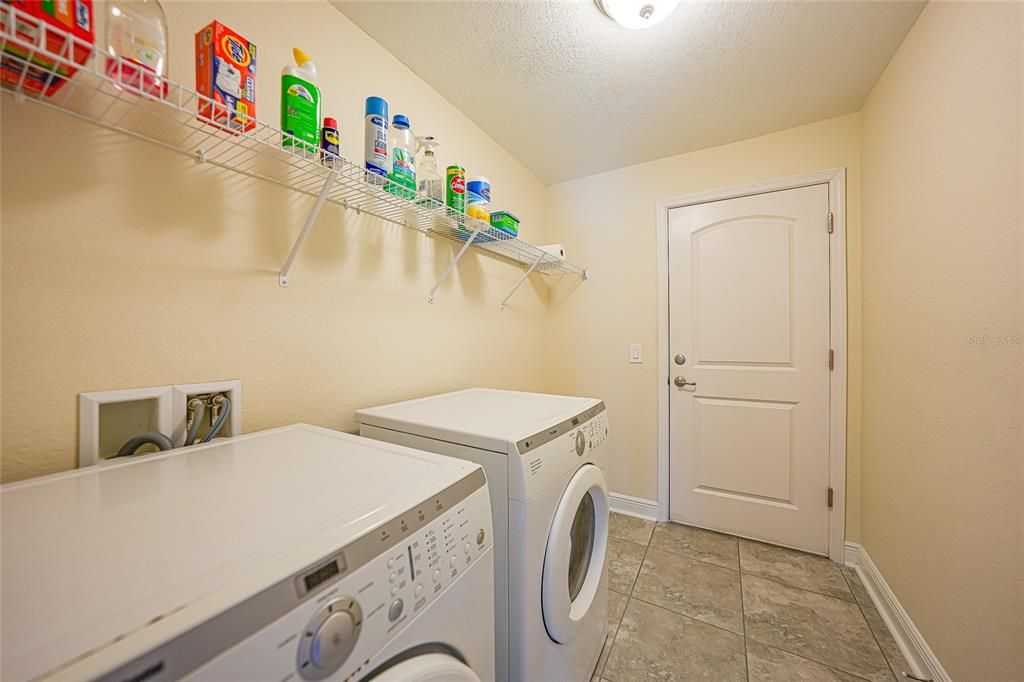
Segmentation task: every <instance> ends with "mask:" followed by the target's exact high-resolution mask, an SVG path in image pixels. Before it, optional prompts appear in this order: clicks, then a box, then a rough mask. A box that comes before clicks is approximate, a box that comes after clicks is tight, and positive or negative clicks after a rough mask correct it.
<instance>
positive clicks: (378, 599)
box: [186, 470, 492, 682]
mask: <svg viewBox="0 0 1024 682" xmlns="http://www.w3.org/2000/svg"><path fill="white" fill-rule="evenodd" d="M474 473H478V474H479V481H478V483H481V484H482V485H480V487H478V488H476V489H475V492H472V493H471V494H469V496H468V497H465V491H463V493H462V495H463V496H462V497H458V499H454V500H453V499H450V498H451V496H449V499H446V498H445V496H444V494H443V493H442V494H441V495H438V496H436V497H433V498H430V499H428V500H425V501H424V502H423V503H422V504H420V505H419V506H418V507H416V508H413V509H410V510H409V511H408V512H406V513H405V514H403V515H401V516H399V517H396V518H395V519H393V520H392V521H389V522H388V523H386V524H384V525H383V526H381V527H379V528H378V529H376V530H374V531H371V532H370V533H368V534H366V535H364V536H363V537H361V538H359V539H358V540H356V541H355V542H353V543H351V544H350V545H349V546H347V547H345V548H344V549H342V550H341V551H336V552H333V553H332V554H330V555H328V556H327V557H326V558H325V559H323V560H321V561H319V562H317V563H316V564H313V565H312V566H310V567H309V568H307V569H305V570H303V571H301V572H299V573H297V574H296V575H294V576H293V577H292V578H291V579H290V580H289V581H288V585H289V593H290V595H291V596H290V599H291V600H292V604H293V608H292V609H291V610H290V611H288V612H285V613H283V615H281V616H280V617H279V618H277V619H276V620H274V621H273V622H270V623H269V624H267V625H266V626H265V627H263V628H262V629H261V630H259V631H257V632H255V633H254V634H252V635H251V636H250V637H248V638H246V639H244V640H243V641H241V642H239V643H238V644H237V645H236V646H234V647H232V648H230V649H228V650H227V651H225V652H224V653H222V654H221V655H220V656H219V657H217V658H214V659H213V660H211V661H209V662H208V663H207V664H206V665H204V666H202V667H200V668H198V669H196V670H194V671H193V672H192V674H191V675H188V676H186V678H187V679H192V680H218V681H219V680H225V679H269V680H280V681H281V682H284V681H286V680H291V681H292V682H301V681H302V680H310V681H316V680H327V679H329V680H332V681H336V682H343V681H347V680H355V679H358V678H359V676H360V674H365V673H366V672H367V669H368V666H370V665H371V663H374V661H373V657H374V655H375V654H376V652H377V651H378V650H380V649H381V648H382V647H383V646H384V645H385V644H386V643H387V642H388V641H390V640H391V639H392V638H393V637H394V636H395V635H396V634H397V633H398V632H399V631H400V630H401V629H402V628H404V627H405V626H406V625H408V624H409V623H411V622H412V620H413V619H414V618H416V616H418V615H419V614H420V612H422V611H423V610H424V609H426V608H427V607H428V606H429V605H430V603H431V602H432V601H433V600H434V599H436V598H437V597H438V596H439V595H440V594H441V593H442V592H444V590H445V589H446V588H447V587H448V586H449V585H451V584H452V583H453V582H454V581H456V580H458V579H459V577H460V575H461V574H462V573H463V572H464V571H466V570H467V569H468V568H469V567H470V566H471V565H472V564H473V563H474V562H475V561H476V560H477V559H479V558H480V557H482V556H484V555H485V554H486V553H487V552H488V551H489V550H490V549H491V545H492V538H491V536H492V532H491V528H492V526H491V507H490V502H489V499H488V496H487V487H486V481H485V480H484V477H483V471H482V470H478V471H477V472H474ZM268 592H270V590H268ZM263 596H265V595H261V596H260V597H254V598H253V600H251V602H255V601H257V600H258V599H260V598H261V597H263ZM296 601H298V602H299V604H298V605H297V606H294V604H295V602H296ZM242 606H245V605H244V604H243V605H242ZM268 606H270V604H268ZM254 608H255V609H256V610H258V609H259V605H251V604H250V611H252V610H253V609H254Z"/></svg>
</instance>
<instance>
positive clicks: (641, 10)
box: [594, 0, 679, 29]
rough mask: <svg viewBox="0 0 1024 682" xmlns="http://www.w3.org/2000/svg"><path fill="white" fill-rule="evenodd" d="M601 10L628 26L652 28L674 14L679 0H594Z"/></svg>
mask: <svg viewBox="0 0 1024 682" xmlns="http://www.w3.org/2000/svg"><path fill="white" fill-rule="evenodd" d="M594 2H596V3H597V6H598V7H600V8H601V11H602V12H604V13H605V14H606V15H608V16H609V17H611V18H612V19H614V20H615V21H617V22H618V23H619V24H621V25H622V26H625V27H626V28H634V29H635V28H650V27H651V26H654V25H655V24H657V23H658V22H659V21H661V20H662V19H664V18H665V17H667V16H668V15H670V14H672V12H673V11H674V10H675V8H676V7H678V6H679V0H594Z"/></svg>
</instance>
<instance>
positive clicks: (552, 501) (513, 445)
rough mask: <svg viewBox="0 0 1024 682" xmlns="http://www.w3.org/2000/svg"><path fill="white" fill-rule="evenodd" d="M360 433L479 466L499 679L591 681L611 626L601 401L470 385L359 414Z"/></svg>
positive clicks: (605, 434)
mask: <svg viewBox="0 0 1024 682" xmlns="http://www.w3.org/2000/svg"><path fill="white" fill-rule="evenodd" d="M356 419H357V420H358V422H359V432H360V434H361V435H363V436H367V437H370V438H375V439H379V440H383V441H387V442H391V443H397V444H400V445H406V446H409V447H414V448H418V449H421V450H428V451H431V452H437V453H440V454H443V455H448V456H451V457H458V458H460V459H464V460H469V461H471V462H475V463H477V464H480V465H481V466H483V468H484V471H486V473H487V478H488V483H489V487H490V491H491V505H492V506H491V511H492V515H493V518H494V534H495V614H496V628H495V636H496V645H495V651H496V656H497V675H498V679H499V680H513V681H515V682H538V681H541V680H552V681H555V680H557V681H558V682H571V681H579V680H589V679H590V676H591V674H592V672H593V670H594V668H595V666H596V663H597V659H598V657H599V655H600V653H601V647H602V645H603V643H604V639H605V634H606V631H607V610H608V589H607V573H606V570H605V565H606V561H605V558H606V554H607V547H608V488H607V484H606V482H605V477H604V474H603V472H602V469H603V467H604V466H605V465H606V459H607V457H608V455H607V445H606V441H607V438H608V418H607V412H606V411H605V407H604V403H603V402H601V401H600V400H597V399H593V398H577V397H570V396H558V395H547V394H538V393H522V392H516V391H500V390H493V389H481V388H476V389H469V390H465V391H457V392H454V393H447V394H444V395H438V396H431V397H427V398H421V399H417V400H410V401H406V402H401V403H395V404H392V405H385V406H381V407H374V408H370V409H365V410H360V411H358V412H357V413H356Z"/></svg>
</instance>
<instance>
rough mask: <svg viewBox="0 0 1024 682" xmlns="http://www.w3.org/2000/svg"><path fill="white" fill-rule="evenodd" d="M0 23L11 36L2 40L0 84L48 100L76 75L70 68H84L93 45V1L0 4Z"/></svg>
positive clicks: (4, 1)
mask: <svg viewBox="0 0 1024 682" xmlns="http://www.w3.org/2000/svg"><path fill="white" fill-rule="evenodd" d="M12 23H13V29H12V27H11V26H9V25H8V24H12ZM0 24H2V26H3V31H4V33H5V34H7V35H12V34H13V36H14V37H15V38H16V40H7V41H5V42H4V51H3V57H2V59H3V61H2V65H0V80H2V81H3V84H4V86H5V87H15V86H17V84H18V83H21V86H20V87H21V88H22V89H23V90H25V91H28V92H34V93H43V94H45V95H47V96H50V95H52V94H53V93H55V92H57V91H58V90H59V89H60V88H61V86H63V85H64V84H65V83H66V82H67V79H69V78H71V77H72V76H74V75H75V73H77V72H78V69H77V68H76V66H75V65H78V66H81V65H83V64H85V61H86V59H88V58H89V55H90V54H92V50H93V47H94V46H95V44H96V30H95V26H94V25H93V8H92V0H0ZM22 42H24V43H27V44H28V45H31V46H33V47H34V49H30V48H26V47H25V45H23V44H21V43H22ZM40 47H41V48H43V49H42V50H40V49H39V48H40ZM47 53H50V54H52V55H56V56H58V57H61V58H62V60H63V61H57V60H54V59H50V58H47Z"/></svg>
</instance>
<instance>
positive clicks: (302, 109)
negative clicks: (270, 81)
mask: <svg viewBox="0 0 1024 682" xmlns="http://www.w3.org/2000/svg"><path fill="white" fill-rule="evenodd" d="M292 55H293V56H294V57H295V63H296V64H297V65H298V66H292V65H291V64H288V65H286V66H285V67H284V68H283V69H281V130H283V131H284V132H286V133H288V134H289V135H294V136H295V138H296V139H295V140H293V139H292V138H290V137H284V138H283V139H282V140H281V146H283V147H292V146H295V147H297V148H298V149H299V150H300V151H301V153H302V155H303V156H309V157H310V158H316V154H317V148H318V147H319V144H320V88H318V87H317V86H316V64H314V63H313V60H312V59H310V57H309V55H308V54H306V53H305V52H303V51H302V50H300V49H299V48H297V47H296V48H292Z"/></svg>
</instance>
